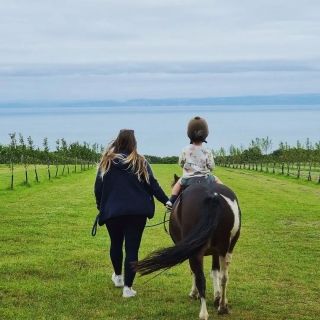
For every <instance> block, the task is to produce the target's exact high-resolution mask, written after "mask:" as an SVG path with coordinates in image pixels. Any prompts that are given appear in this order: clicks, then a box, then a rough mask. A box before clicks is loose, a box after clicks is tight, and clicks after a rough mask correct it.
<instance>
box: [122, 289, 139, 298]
mask: <svg viewBox="0 0 320 320" xmlns="http://www.w3.org/2000/svg"><path fill="white" fill-rule="evenodd" d="M136 294H137V291H134V290H133V289H132V288H131V289H130V288H129V287H128V286H124V287H123V295H122V296H123V297H124V298H131V297H134V296H135V295H136Z"/></svg>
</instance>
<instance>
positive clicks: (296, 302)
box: [0, 165, 320, 320]
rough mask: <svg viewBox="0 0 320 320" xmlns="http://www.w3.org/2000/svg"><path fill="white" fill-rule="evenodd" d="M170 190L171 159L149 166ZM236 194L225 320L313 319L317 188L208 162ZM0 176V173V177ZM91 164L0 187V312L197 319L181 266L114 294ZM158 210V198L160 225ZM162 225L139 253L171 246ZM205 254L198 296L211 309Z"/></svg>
mask: <svg viewBox="0 0 320 320" xmlns="http://www.w3.org/2000/svg"><path fill="white" fill-rule="evenodd" d="M152 167H153V170H154V173H155V175H156V177H157V178H158V180H159V182H160V183H161V185H162V186H163V188H164V189H165V191H166V192H167V194H170V190H171V187H170V184H171V181H172V176H173V173H180V172H181V169H180V168H179V167H178V166H177V165H153V166H152ZM216 174H217V175H218V176H219V178H220V179H221V180H222V181H223V182H224V183H225V184H227V185H229V186H230V187H231V188H232V189H233V190H234V191H235V192H236V193H237V195H238V198H239V202H240V206H241V209H242V214H243V220H242V224H243V226H242V234H241V237H240V240H239V242H238V244H237V246H236V248H235V252H234V258H233V261H232V264H231V270H230V281H229V285H228V299H229V304H230V306H231V313H230V315H228V316H225V317H226V318H230V319H255V320H256V319H297V320H298V319H299V320H300V319H318V318H319V314H320V290H319V288H320V268H319V266H320V212H319V211H320V209H319V208H320V205H319V204H320V187H319V185H316V184H314V183H313V184H311V183H309V184H308V183H303V182H299V181H296V180H294V179H282V178H281V177H278V176H272V175H270V174H269V175H265V174H259V173H255V172H248V171H240V170H239V169H237V170H232V169H226V168H217V170H216ZM0 179H2V178H1V175H0ZM94 179H95V170H94V169H93V170H88V171H85V172H79V173H76V174H71V175H68V176H65V177H61V178H60V179H52V180H51V181H50V182H49V181H47V182H44V183H40V184H38V185H36V184H33V185H32V186H31V187H29V188H27V187H24V186H17V187H16V188H15V190H13V191H12V190H5V189H1V190H0V257H1V259H0V319H104V320H107V319H121V320H147V319H148V320H149V319H168V320H171V319H172V320H173V319H175V320H177V319H184V320H188V319H198V313H199V303H198V302H196V301H194V300H191V299H190V298H189V297H188V294H189V291H190V288H191V277H190V273H189V267H188V263H187V262H185V263H183V264H181V265H180V266H177V267H175V268H172V269H171V270H168V271H167V272H165V273H163V274H161V275H160V276H158V277H156V278H154V279H153V280H151V281H149V282H147V283H146V281H147V280H148V279H150V278H151V276H147V277H139V276H138V277H137V278H136V280H135V283H134V288H135V289H136V290H137V291H138V295H137V297H135V298H133V299H127V300H126V299H123V298H122V297H121V294H122V291H121V290H119V289H117V288H114V287H113V283H112V282H111V280H110V277H111V274H112V272H113V270H112V267H111V264H110V261H109V256H108V250H109V239H108V236H107V233H106V231H105V229H104V228H103V227H100V228H99V229H98V232H97V236H96V237H92V236H91V234H90V233H91V227H92V223H93V220H94V218H95V216H96V209H95V201H94V196H93V182H94ZM163 213H164V208H163V206H162V205H161V204H159V203H158V204H157V209H156V215H155V218H154V219H152V220H151V221H149V222H148V223H149V224H154V223H157V222H161V221H162V219H163ZM171 244H172V242H171V239H170V237H169V236H168V235H167V234H166V233H165V232H164V230H163V227H162V226H157V227H154V228H147V229H146V230H145V233H144V236H143V241H142V245H141V251H140V257H141V258H142V257H144V256H145V255H146V254H147V253H149V252H150V251H152V250H154V249H157V248H160V247H166V246H169V245H171ZM210 263H211V261H210V258H206V261H205V268H206V270H205V274H206V276H207V301H208V309H209V310H208V311H209V314H210V318H211V319H216V318H219V317H218V316H217V315H216V310H215V309H214V308H213V298H212V285H211V279H210V278H209V272H210Z"/></svg>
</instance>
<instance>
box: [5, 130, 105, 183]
mask: <svg viewBox="0 0 320 320" xmlns="http://www.w3.org/2000/svg"><path fill="white" fill-rule="evenodd" d="M9 137H10V143H9V144H8V145H2V144H0V163H1V164H6V165H7V166H8V167H9V168H10V170H11V184H10V186H11V189H12V188H13V180H14V168H15V166H16V165H18V164H19V165H21V164H22V165H23V166H24V169H25V184H27V185H28V184H29V176H28V172H29V170H28V169H30V168H29V166H33V170H34V175H35V181H36V182H39V178H38V171H37V166H38V165H46V166H47V174H48V179H51V177H52V175H53V174H54V176H55V177H57V176H58V172H59V168H60V167H62V169H61V174H62V175H63V174H65V173H70V172H76V171H77V167H78V166H80V170H81V171H82V170H86V168H89V167H90V166H91V167H92V166H93V165H95V163H96V162H98V161H99V160H100V158H101V153H102V150H103V147H102V146H101V145H100V146H99V145H98V144H97V143H94V144H93V145H92V146H90V144H89V143H87V142H85V141H84V142H83V143H82V144H80V143H79V142H78V141H76V142H72V143H67V141H66V140H65V139H64V138H62V139H57V140H56V141H55V150H54V151H50V148H49V142H48V138H44V139H43V142H42V145H43V149H42V150H41V149H40V148H39V147H35V145H34V142H33V139H32V138H31V136H28V137H27V138H26V140H25V138H24V137H23V135H22V134H21V133H19V134H18V135H17V134H16V133H15V132H14V133H9ZM52 166H53V167H54V169H53V170H54V171H52Z"/></svg>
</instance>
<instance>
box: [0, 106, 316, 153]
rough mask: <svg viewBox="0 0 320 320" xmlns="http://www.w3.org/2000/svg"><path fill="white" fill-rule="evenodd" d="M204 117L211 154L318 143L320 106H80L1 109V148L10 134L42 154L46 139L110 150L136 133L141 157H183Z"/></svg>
mask: <svg viewBox="0 0 320 320" xmlns="http://www.w3.org/2000/svg"><path fill="white" fill-rule="evenodd" d="M195 116H200V117H203V118H205V119H206V120H207V122H208V126H209V136H208V139H207V141H208V143H207V147H209V148H210V149H213V150H215V151H216V150H219V149H220V148H224V149H225V150H226V151H228V150H229V148H230V146H231V145H232V146H234V147H236V148H237V147H239V148H240V146H241V145H242V146H243V147H244V148H248V147H249V145H250V143H251V141H252V140H255V139H256V138H260V139H261V138H267V137H269V139H271V141H272V145H273V147H272V150H276V149H278V147H279V143H280V142H283V143H287V144H288V145H289V146H291V147H293V146H295V145H296V143H297V141H299V142H300V143H302V144H304V143H305V142H306V140H307V139H310V141H311V142H312V143H313V144H314V143H316V142H319V141H320V129H319V128H320V104H319V105H302V106H300V105H278V106H276V105H258V106H253V105H236V106H231V105H228V106H226V105H222V106H218V105H214V106H180V105H179V106H152V107H150V106H116V107H112V106H108V107H102V106H92V107H88V106H76V105H71V106H70V105H68V103H66V104H65V105H58V106H57V105H54V104H53V105H49V106H48V105H47V106H46V107H39V106H23V107H21V106H20V107H19V106H16V107H14V108H12V107H10V106H9V107H8V106H7V107H6V106H3V105H2V106H1V108H0V143H1V144H3V145H7V144H9V143H10V138H9V133H13V132H16V134H17V138H18V133H21V134H22V135H23V137H24V139H25V141H26V138H27V137H28V136H31V138H32V139H33V141H34V144H35V146H36V147H39V148H40V149H42V147H43V146H42V142H43V139H44V138H48V142H49V147H50V149H51V150H55V141H56V140H57V139H61V138H64V139H66V141H67V142H68V143H71V142H76V141H79V143H83V142H84V141H85V142H87V143H90V145H92V144H93V143H98V144H99V145H103V146H106V145H107V144H108V143H109V142H110V141H111V140H112V139H114V138H115V137H116V136H117V134H118V132H119V130H120V129H123V128H128V129H133V130H135V134H136V138H137V141H138V152H139V153H141V154H145V155H154V156H174V155H179V154H180V151H181V149H182V148H183V147H184V146H185V145H187V144H188V143H189V140H188V137H187V134H186V131H187V124H188V122H189V120H190V119H191V118H193V117H195Z"/></svg>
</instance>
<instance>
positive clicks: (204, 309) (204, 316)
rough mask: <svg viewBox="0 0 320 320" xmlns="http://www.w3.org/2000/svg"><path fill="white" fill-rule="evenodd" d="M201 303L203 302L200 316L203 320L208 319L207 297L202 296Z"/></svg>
mask: <svg viewBox="0 0 320 320" xmlns="http://www.w3.org/2000/svg"><path fill="white" fill-rule="evenodd" d="M200 303H201V310H200V314H199V318H200V319H203V320H208V318H209V313H208V310H207V304H206V299H205V298H201V299H200Z"/></svg>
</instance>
